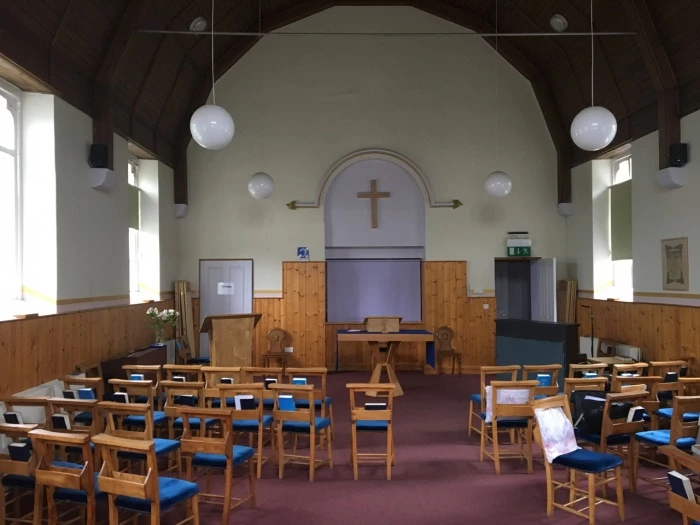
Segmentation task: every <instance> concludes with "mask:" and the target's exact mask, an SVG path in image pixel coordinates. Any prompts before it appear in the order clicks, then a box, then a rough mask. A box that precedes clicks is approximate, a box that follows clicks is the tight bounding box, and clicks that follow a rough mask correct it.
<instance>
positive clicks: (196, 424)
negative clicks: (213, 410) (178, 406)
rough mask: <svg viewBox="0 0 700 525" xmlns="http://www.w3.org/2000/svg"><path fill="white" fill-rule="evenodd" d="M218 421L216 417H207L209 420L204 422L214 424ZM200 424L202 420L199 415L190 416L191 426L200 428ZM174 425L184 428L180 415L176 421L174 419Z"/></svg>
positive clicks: (207, 424)
mask: <svg viewBox="0 0 700 525" xmlns="http://www.w3.org/2000/svg"><path fill="white" fill-rule="evenodd" d="M216 421H217V420H216V419H211V418H207V420H206V421H205V422H204V425H205V426H209V425H213V424H214V423H216ZM199 425H200V421H199V418H198V417H191V418H190V426H191V427H197V428H199ZM173 426H174V427H175V428H182V418H181V417H179V418H177V419H176V420H175V421H173Z"/></svg>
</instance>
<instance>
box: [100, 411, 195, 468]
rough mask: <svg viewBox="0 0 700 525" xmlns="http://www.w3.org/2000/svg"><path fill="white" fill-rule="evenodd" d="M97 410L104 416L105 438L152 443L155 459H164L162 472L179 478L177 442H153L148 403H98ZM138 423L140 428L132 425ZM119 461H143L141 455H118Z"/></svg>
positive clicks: (159, 439)
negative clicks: (170, 472) (165, 463)
mask: <svg viewBox="0 0 700 525" xmlns="http://www.w3.org/2000/svg"><path fill="white" fill-rule="evenodd" d="M99 406H100V410H101V411H102V413H103V414H104V419H105V421H106V422H107V424H106V427H105V434H107V435H110V436H116V437H121V438H125V439H138V440H144V441H153V443H154V445H155V446H154V451H155V454H156V458H167V459H168V467H167V469H166V471H175V472H176V473H177V475H178V476H180V475H181V474H182V461H181V457H180V442H179V441H178V440H176V439H161V438H154V437H153V431H154V425H153V421H154V417H153V416H152V415H151V413H152V412H153V410H152V407H151V405H150V404H148V403H117V402H113V401H103V402H102V403H100V405H99ZM135 420H138V421H140V422H142V423H143V424H142V425H134V424H133V421H135ZM120 454H121V455H120V456H119V457H120V458H121V459H126V460H129V461H145V460H146V456H145V455H144V454H134V453H131V454H127V453H125V452H124V453H120Z"/></svg>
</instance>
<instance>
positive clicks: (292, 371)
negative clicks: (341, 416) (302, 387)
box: [286, 366, 333, 439]
mask: <svg viewBox="0 0 700 525" xmlns="http://www.w3.org/2000/svg"><path fill="white" fill-rule="evenodd" d="M286 375H287V382H288V383H292V380H293V379H294V378H295V377H305V378H306V379H307V381H308V383H307V384H313V385H314V389H315V392H314V403H315V408H316V411H317V412H321V417H326V416H328V418H329V419H330V420H331V430H330V435H331V439H333V400H332V399H331V397H330V396H329V395H327V391H326V379H327V377H328V369H327V368H326V367H325V366H323V367H307V368H287V373H286ZM297 408H309V407H308V406H307V405H306V399H304V398H301V399H299V400H298V402H297Z"/></svg>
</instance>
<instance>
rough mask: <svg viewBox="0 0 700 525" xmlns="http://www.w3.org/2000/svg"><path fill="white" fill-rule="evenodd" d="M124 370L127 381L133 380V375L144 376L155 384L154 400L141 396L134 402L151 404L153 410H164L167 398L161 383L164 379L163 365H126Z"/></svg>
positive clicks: (123, 367)
mask: <svg viewBox="0 0 700 525" xmlns="http://www.w3.org/2000/svg"><path fill="white" fill-rule="evenodd" d="M122 370H124V373H125V375H126V379H131V376H133V375H143V379H144V380H145V381H151V383H152V384H153V387H154V389H155V393H154V395H153V396H152V399H148V398H146V397H145V396H139V397H137V398H136V399H135V400H134V401H135V402H136V403H151V405H152V406H153V410H161V409H162V408H163V405H164V404H165V398H164V397H163V392H162V388H161V386H160V382H161V381H162V380H163V379H164V377H163V366H162V365H124V366H122Z"/></svg>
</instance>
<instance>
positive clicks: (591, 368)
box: [569, 363, 608, 379]
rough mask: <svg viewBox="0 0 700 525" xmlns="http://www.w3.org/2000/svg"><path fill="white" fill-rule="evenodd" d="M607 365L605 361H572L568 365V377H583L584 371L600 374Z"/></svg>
mask: <svg viewBox="0 0 700 525" xmlns="http://www.w3.org/2000/svg"><path fill="white" fill-rule="evenodd" d="M607 367H608V365H606V364H605V363H572V364H570V365H569V377H570V378H571V379H579V378H583V377H584V376H583V374H585V373H586V372H590V373H594V374H596V375H599V376H601V375H603V372H605V369H606V368H607Z"/></svg>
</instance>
